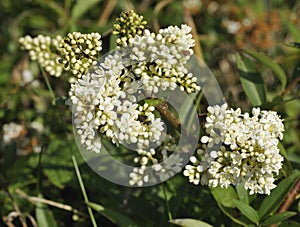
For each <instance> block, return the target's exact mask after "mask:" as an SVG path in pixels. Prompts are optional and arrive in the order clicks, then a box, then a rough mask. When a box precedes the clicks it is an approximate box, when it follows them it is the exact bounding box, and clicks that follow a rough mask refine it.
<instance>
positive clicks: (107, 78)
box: [69, 52, 164, 152]
mask: <svg viewBox="0 0 300 227" xmlns="http://www.w3.org/2000/svg"><path fill="white" fill-rule="evenodd" d="M125 71H126V70H125V66H124V65H123V61H122V55H121V54H120V53H119V52H115V53H114V54H113V55H108V56H106V57H105V60H104V62H103V63H101V64H100V66H97V67H95V71H94V72H91V73H88V74H86V75H83V76H82V78H81V79H78V81H77V82H75V83H74V84H73V85H72V87H71V90H70V93H69V94H70V99H71V101H72V104H73V116H74V126H75V128H76V130H77V133H78V135H79V137H80V142H81V144H82V145H84V146H86V148H87V150H91V151H94V152H99V151H100V148H101V138H100V136H99V135H100V134H101V135H105V136H106V137H108V138H109V139H111V140H112V142H113V143H116V144H118V143H120V144H125V143H127V144H132V143H133V144H137V146H139V147H143V146H149V144H150V143H151V142H156V141H158V140H159V138H160V137H161V132H162V131H163V129H164V128H163V122H162V121H161V120H160V118H155V117H154V114H153V113H152V112H153V111H154V107H153V106H149V105H147V104H144V105H142V106H139V105H138V104H136V103H134V102H135V101H136V100H135V96H134V95H132V94H134V93H135V92H136V89H137V86H135V85H136V84H135V83H134V82H133V83H131V84H129V85H127V87H126V88H122V87H121V82H122V81H121V79H120V78H121V76H122V75H123V76H124V72H125ZM140 117H142V118H143V121H140V120H139V118H140ZM98 134H99V135H98Z"/></svg>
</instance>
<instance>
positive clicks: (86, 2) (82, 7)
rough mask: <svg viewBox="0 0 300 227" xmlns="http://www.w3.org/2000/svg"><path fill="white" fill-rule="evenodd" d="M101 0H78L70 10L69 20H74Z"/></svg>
mask: <svg viewBox="0 0 300 227" xmlns="http://www.w3.org/2000/svg"><path fill="white" fill-rule="evenodd" d="M100 1H101V0H78V1H77V3H76V5H75V6H74V7H73V9H72V12H71V20H72V21H73V22H76V21H77V20H78V19H79V18H80V17H82V16H83V14H85V13H86V12H87V11H88V10H89V9H91V8H92V7H94V6H95V5H96V4H97V3H98V2H100Z"/></svg>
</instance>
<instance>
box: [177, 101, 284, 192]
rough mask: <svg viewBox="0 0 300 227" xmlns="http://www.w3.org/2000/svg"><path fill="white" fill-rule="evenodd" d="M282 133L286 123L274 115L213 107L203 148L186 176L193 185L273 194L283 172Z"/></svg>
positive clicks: (186, 170)
mask: <svg viewBox="0 0 300 227" xmlns="http://www.w3.org/2000/svg"><path fill="white" fill-rule="evenodd" d="M283 131H284V125H283V121H282V120H281V118H280V117H279V116H278V114H277V113H276V112H274V111H265V110H260V109H259V108H253V109H252V116H251V115H250V114H249V113H244V114H243V113H242V112H241V109H239V108H238V109H236V110H234V109H228V107H227V104H223V105H221V106H219V105H216V106H210V107H208V116H207V118H206V123H205V132H206V134H207V135H205V136H203V137H202V138H201V142H202V143H203V148H202V149H199V150H198V155H197V156H193V157H191V158H190V161H191V164H189V165H187V166H186V167H185V171H184V173H183V174H184V175H185V176H187V177H188V178H189V181H190V182H191V183H194V184H199V183H201V184H204V185H205V184H208V185H209V186H212V187H216V186H218V185H219V186H221V187H223V188H227V187H228V186H229V185H237V184H244V188H245V189H246V190H247V189H249V190H250V194H254V193H259V194H270V191H271V190H272V189H274V188H275V187H276V185H275V183H274V182H275V180H276V178H275V176H276V175H278V174H279V170H280V169H281V168H282V162H283V157H282V156H281V155H280V152H279V148H278V143H279V140H282V139H283Z"/></svg>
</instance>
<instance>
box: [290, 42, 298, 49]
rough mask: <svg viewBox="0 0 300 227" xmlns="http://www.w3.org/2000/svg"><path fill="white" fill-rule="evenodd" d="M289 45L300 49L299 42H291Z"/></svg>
mask: <svg viewBox="0 0 300 227" xmlns="http://www.w3.org/2000/svg"><path fill="white" fill-rule="evenodd" d="M289 45H290V46H292V47H296V48H300V43H297V42H291V43H290V44H289Z"/></svg>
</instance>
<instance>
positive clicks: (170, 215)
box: [162, 183, 173, 221]
mask: <svg viewBox="0 0 300 227" xmlns="http://www.w3.org/2000/svg"><path fill="white" fill-rule="evenodd" d="M162 187H163V192H164V197H165V201H166V208H167V211H168V218H169V221H170V220H172V219H173V218H172V213H171V210H170V206H169V201H168V198H167V193H166V184H165V183H163V184H162Z"/></svg>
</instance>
